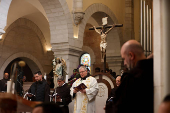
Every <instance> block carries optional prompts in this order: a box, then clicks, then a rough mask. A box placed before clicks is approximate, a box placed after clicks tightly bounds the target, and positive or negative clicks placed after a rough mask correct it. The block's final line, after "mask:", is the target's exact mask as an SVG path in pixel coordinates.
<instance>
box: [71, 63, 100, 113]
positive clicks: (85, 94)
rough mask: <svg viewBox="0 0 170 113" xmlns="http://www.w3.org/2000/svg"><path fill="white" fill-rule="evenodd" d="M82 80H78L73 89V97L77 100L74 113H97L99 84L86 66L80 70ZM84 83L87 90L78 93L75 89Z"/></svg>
mask: <svg viewBox="0 0 170 113" xmlns="http://www.w3.org/2000/svg"><path fill="white" fill-rule="evenodd" d="M79 73H80V76H81V78H79V79H77V80H76V81H75V82H74V83H73V85H72V87H71V92H70V94H71V96H72V97H73V98H74V99H75V102H74V113H95V97H96V95H97V93H98V90H99V88H98V84H97V81H96V79H95V78H94V77H92V76H91V75H90V74H89V73H88V72H87V68H86V67H85V66H81V67H80V68H79ZM81 83H84V84H85V85H86V86H87V88H86V89H82V90H80V91H77V90H76V89H75V87H77V86H78V85H80V84H81Z"/></svg>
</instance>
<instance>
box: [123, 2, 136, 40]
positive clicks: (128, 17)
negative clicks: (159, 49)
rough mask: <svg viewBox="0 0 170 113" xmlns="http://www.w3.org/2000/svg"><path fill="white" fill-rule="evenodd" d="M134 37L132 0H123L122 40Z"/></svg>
mask: <svg viewBox="0 0 170 113" xmlns="http://www.w3.org/2000/svg"><path fill="white" fill-rule="evenodd" d="M130 39H134V8H133V0H125V23H124V42H126V41H127V40H130Z"/></svg>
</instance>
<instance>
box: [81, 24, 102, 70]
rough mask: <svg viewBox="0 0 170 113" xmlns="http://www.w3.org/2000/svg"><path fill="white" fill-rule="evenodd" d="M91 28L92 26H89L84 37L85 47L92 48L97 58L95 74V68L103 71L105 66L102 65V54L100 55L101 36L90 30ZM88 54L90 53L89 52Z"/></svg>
mask: <svg viewBox="0 0 170 113" xmlns="http://www.w3.org/2000/svg"><path fill="white" fill-rule="evenodd" d="M89 27H92V25H91V24H87V25H86V27H85V31H84V37H83V46H88V47H90V48H91V49H92V50H93V52H94V56H95V62H94V65H93V73H94V72H95V68H96V67H99V68H100V69H101V70H102V69H103V65H102V63H101V53H100V41H101V38H100V35H99V34H97V33H96V32H95V31H94V30H93V31H92V30H89ZM87 52H88V51H87Z"/></svg>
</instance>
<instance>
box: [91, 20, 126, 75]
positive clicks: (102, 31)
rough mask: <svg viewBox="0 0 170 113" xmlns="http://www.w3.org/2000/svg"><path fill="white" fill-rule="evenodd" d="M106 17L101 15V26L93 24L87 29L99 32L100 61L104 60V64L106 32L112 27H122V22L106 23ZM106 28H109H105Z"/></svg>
mask: <svg viewBox="0 0 170 113" xmlns="http://www.w3.org/2000/svg"><path fill="white" fill-rule="evenodd" d="M107 18H108V17H103V18H102V22H103V24H102V25H103V26H100V27H97V28H96V27H95V26H93V27H92V28H89V30H95V31H96V32H97V33H99V34H100V36H101V42H100V51H101V62H104V65H106V60H105V59H106V47H107V41H106V38H107V34H108V33H109V32H110V31H111V30H112V29H113V28H114V27H122V26H123V24H113V25H107V23H108V22H107ZM107 28H109V29H108V30H107ZM98 29H100V30H98ZM105 68H106V66H104V72H105Z"/></svg>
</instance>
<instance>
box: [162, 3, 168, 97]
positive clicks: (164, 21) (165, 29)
mask: <svg viewBox="0 0 170 113" xmlns="http://www.w3.org/2000/svg"><path fill="white" fill-rule="evenodd" d="M169 3H170V1H169V0H162V16H163V17H162V26H163V28H162V32H163V41H162V45H163V52H164V53H163V54H164V55H163V63H164V64H163V65H164V68H163V75H164V79H163V81H164V82H163V90H164V92H163V94H164V96H166V95H167V94H170V82H169V81H170V69H169V67H170V51H169V49H170V38H169V37H170V33H169V30H170V25H169V19H170V15H169V9H170V8H169ZM160 38H161V37H160Z"/></svg>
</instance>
